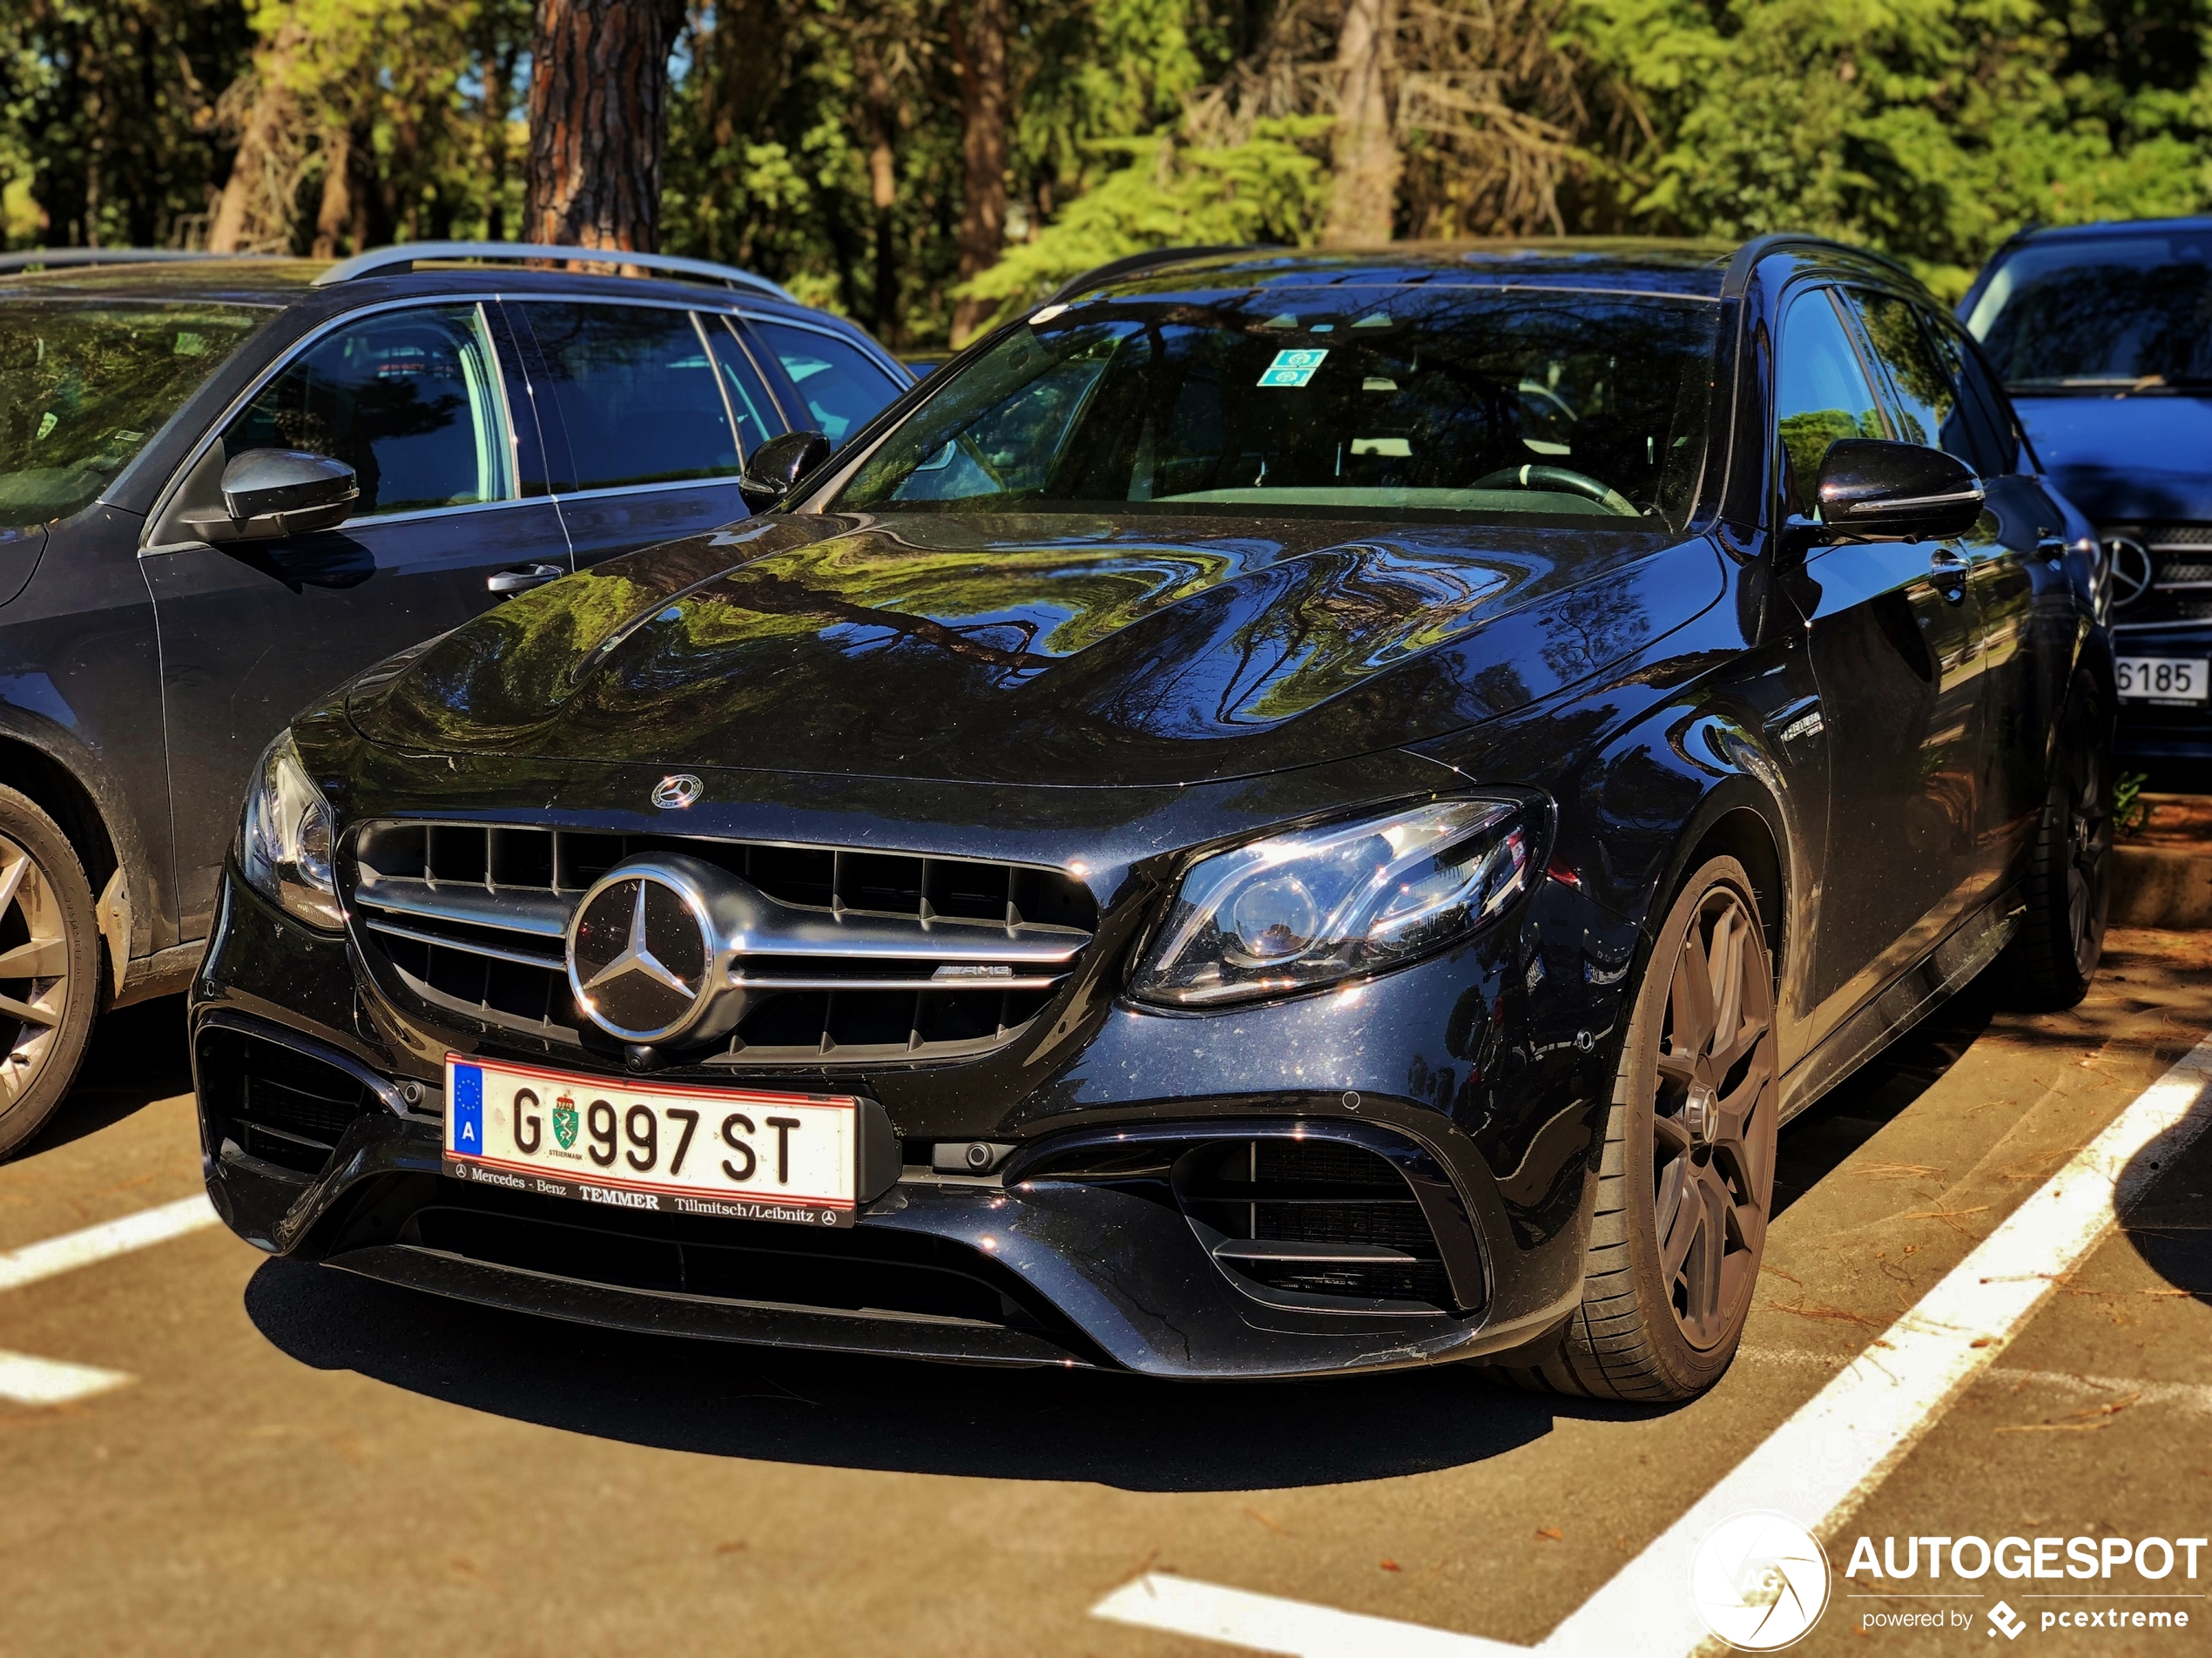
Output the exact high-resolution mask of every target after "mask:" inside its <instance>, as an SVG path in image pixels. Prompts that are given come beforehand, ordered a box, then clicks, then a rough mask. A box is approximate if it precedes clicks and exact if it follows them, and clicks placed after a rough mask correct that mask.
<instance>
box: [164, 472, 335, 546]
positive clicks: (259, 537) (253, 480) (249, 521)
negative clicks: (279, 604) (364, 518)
mask: <svg viewBox="0 0 2212 1658" xmlns="http://www.w3.org/2000/svg"><path fill="white" fill-rule="evenodd" d="M360 499H361V484H360V482H359V481H358V480H357V479H356V478H355V477H354V469H353V468H351V467H349V466H347V464H346V463H345V462H343V461H334V460H332V459H331V458H330V456H328V455H309V454H307V452H306V451H305V450H302V449H248V450H246V453H245V454H243V455H233V457H232V458H231V461H230V463H229V464H228V465H227V466H226V467H224V468H223V509H222V511H221V512H219V513H215V512H207V511H201V512H195V513H187V514H185V516H184V518H183V520H182V522H184V524H185V527H186V528H187V529H190V530H191V531H192V533H193V534H194V535H196V536H199V537H200V538H201V539H202V540H204V541H211V542H224V541H277V540H280V539H281V538H282V537H284V536H300V535H305V534H307V532H308V531H310V530H315V529H331V528H333V527H334V526H335V525H337V524H341V523H342V522H345V520H346V518H347V515H348V514H350V513H351V512H352V511H353V509H354V503H355V502H358V501H360Z"/></svg>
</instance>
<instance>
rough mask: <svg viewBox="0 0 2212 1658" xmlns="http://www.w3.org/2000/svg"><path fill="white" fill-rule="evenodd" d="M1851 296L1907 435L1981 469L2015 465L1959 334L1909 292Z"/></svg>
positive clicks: (1994, 472) (1998, 471) (2000, 470)
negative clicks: (1970, 373) (1905, 295)
mask: <svg viewBox="0 0 2212 1658" xmlns="http://www.w3.org/2000/svg"><path fill="white" fill-rule="evenodd" d="M1851 303H1852V304H1853V305H1854V306H1855V307H1857V308H1858V316H1859V320H1860V321H1861V322H1862V323H1864V324H1865V328H1866V337H1867V339H1868V340H1869V341H1870V342H1871V344H1872V346H1873V348H1874V354H1875V355H1876V356H1877V357H1878V358H1879V359H1880V360H1881V361H1882V366H1883V367H1885V369H1887V370H1888V371H1889V377H1890V384H1891V385H1892V387H1893V388H1895V390H1896V393H1897V416H1898V425H1899V426H1900V428H1902V429H1901V431H1900V433H1899V435H1900V436H1902V437H1903V438H1904V439H1905V441H1906V442H1908V443H1925V444H1927V445H1928V446H1929V447H1930V448H1938V449H1942V450H1944V451H1945V452H1946V453H1947V454H1951V455H1957V456H1958V457H1959V459H1960V460H1961V461H1964V462H1966V464H1967V465H1968V466H1970V467H1972V468H1973V469H1974V472H1975V474H1976V475H1977V476H1979V477H1984V478H1993V477H2001V476H2003V475H2005V474H2006V473H2007V472H2010V471H2012V470H2013V451H2012V446H2010V445H2009V444H2007V443H2006V442H2005V441H2004V432H2003V428H2002V427H2001V426H2000V425H1998V424H1996V423H1995V422H1994V421H1993V419H1992V417H1991V414H1990V412H1989V411H1988V409H1987V408H1986V407H1985V405H1984V403H1983V401H1981V399H1980V398H1979V396H1978V394H1977V393H1976V389H1975V388H1974V386H1973V382H1972V381H1970V380H1969V379H1968V377H1967V371H1966V360H1965V355H1964V353H1963V352H1962V351H1961V349H1960V347H1959V341H1958V340H1957V339H1956V338H1955V337H1953V336H1952V335H1951V334H1946V332H1945V331H1944V330H1943V328H1942V327H1940V326H1939V325H1938V324H1937V323H1936V322H1935V321H1934V320H1933V319H1932V318H1931V317H1930V316H1929V315H1928V313H1926V312H1925V311H1923V310H1922V309H1921V308H1920V307H1919V306H1916V305H1912V304H1910V303H1908V302H1907V301H1905V300H1898V299H1893V298H1892V297H1891V296H1889V295H1887V294H1882V293H1858V292H1856V291H1854V292H1853V293H1851Z"/></svg>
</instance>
